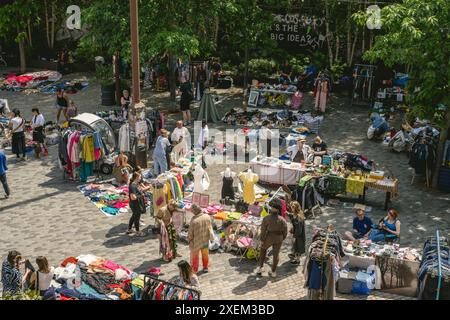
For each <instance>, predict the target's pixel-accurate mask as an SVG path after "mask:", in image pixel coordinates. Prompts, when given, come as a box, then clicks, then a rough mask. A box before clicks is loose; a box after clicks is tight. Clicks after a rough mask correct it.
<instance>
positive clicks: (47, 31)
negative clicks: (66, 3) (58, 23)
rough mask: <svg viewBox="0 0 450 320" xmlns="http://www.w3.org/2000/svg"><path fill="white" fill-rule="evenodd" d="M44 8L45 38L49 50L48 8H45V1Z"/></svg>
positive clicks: (45, 2) (45, 0)
mask: <svg viewBox="0 0 450 320" xmlns="http://www.w3.org/2000/svg"><path fill="white" fill-rule="evenodd" d="M44 6H45V35H46V36H47V45H48V47H49V48H51V43H50V25H49V21H48V6H47V0H44Z"/></svg>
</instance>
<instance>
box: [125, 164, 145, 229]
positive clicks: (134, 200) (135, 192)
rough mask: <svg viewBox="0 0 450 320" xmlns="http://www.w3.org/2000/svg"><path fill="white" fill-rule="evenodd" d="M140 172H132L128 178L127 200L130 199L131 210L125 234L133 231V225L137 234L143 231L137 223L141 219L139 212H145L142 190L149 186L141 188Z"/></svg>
mask: <svg viewBox="0 0 450 320" xmlns="http://www.w3.org/2000/svg"><path fill="white" fill-rule="evenodd" d="M141 178H142V177H141V174H140V173H139V172H135V173H133V176H132V177H131V180H130V185H129V187H128V192H129V200H130V203H129V205H130V209H131V212H132V215H131V218H130V221H129V223H128V230H127V234H132V233H134V231H133V229H132V228H133V225H134V229H135V231H136V235H137V236H142V235H143V233H142V232H141V231H140V230H139V224H140V219H141V214H143V213H145V211H146V207H145V198H144V192H145V191H147V190H148V189H150V187H147V188H141V187H140V185H139V184H140V182H141Z"/></svg>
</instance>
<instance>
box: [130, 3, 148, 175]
mask: <svg viewBox="0 0 450 320" xmlns="http://www.w3.org/2000/svg"><path fill="white" fill-rule="evenodd" d="M130 31H131V68H132V69H131V74H132V75H131V78H132V86H133V90H132V91H133V94H132V103H131V112H130V115H129V117H128V122H129V124H130V131H131V134H130V138H131V139H132V141H133V144H134V150H135V155H136V165H137V166H139V167H141V168H147V150H146V148H145V150H143V149H142V148H138V137H137V135H136V121H138V120H140V117H139V115H140V114H141V112H142V111H143V109H144V108H145V106H144V105H143V103H141V88H140V78H141V77H140V75H141V68H140V65H139V13H138V2H137V0H130Z"/></svg>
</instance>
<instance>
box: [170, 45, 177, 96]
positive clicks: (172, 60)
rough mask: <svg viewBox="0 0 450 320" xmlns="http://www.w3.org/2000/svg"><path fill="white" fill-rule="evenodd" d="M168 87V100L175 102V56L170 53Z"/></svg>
mask: <svg viewBox="0 0 450 320" xmlns="http://www.w3.org/2000/svg"><path fill="white" fill-rule="evenodd" d="M168 61H169V62H168V63H169V68H168V69H169V89H170V101H172V102H175V98H176V90H177V84H176V79H175V68H174V65H175V57H174V56H173V55H171V54H169V59H168Z"/></svg>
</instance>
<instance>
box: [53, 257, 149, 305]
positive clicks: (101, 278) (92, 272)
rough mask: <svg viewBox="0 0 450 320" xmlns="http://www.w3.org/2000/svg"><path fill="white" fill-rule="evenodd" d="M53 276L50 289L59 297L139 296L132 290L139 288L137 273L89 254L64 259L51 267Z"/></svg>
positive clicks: (105, 297) (80, 298)
mask: <svg viewBox="0 0 450 320" xmlns="http://www.w3.org/2000/svg"><path fill="white" fill-rule="evenodd" d="M54 279H55V281H56V282H52V284H51V288H52V287H53V289H54V290H55V292H56V293H57V294H58V295H59V297H60V298H59V300H133V299H136V300H138V299H139V298H140V295H139V296H136V295H135V292H136V291H135V289H138V288H139V287H138V286H137V284H138V282H139V281H138V280H139V276H138V275H137V274H136V273H133V272H131V271H130V270H128V269H127V268H125V267H123V266H121V265H119V264H117V263H115V262H113V261H111V260H107V259H104V258H100V257H97V256H94V255H92V254H85V255H80V256H78V257H76V258H74V257H70V258H67V259H65V260H64V261H63V263H62V264H61V266H60V267H57V268H55V269H54ZM136 279H137V280H136ZM134 280H136V281H134ZM133 283H135V284H136V285H135V284H133ZM141 287H143V286H141Z"/></svg>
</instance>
